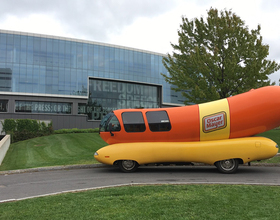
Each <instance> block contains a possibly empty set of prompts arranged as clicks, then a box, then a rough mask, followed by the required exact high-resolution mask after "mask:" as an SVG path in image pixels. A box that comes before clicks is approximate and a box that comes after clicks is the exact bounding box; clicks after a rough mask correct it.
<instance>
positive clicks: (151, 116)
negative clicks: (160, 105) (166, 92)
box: [146, 111, 171, 131]
mask: <svg viewBox="0 0 280 220" xmlns="http://www.w3.org/2000/svg"><path fill="white" fill-rule="evenodd" d="M146 117H147V120H148V124H149V128H150V130H151V131H170V130H171V124H170V121H169V118H168V115H167V112H166V111H151V112H146Z"/></svg>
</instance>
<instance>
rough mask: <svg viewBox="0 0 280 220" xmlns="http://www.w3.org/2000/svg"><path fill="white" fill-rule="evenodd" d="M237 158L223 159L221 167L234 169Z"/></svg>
mask: <svg viewBox="0 0 280 220" xmlns="http://www.w3.org/2000/svg"><path fill="white" fill-rule="evenodd" d="M235 163H236V162H235V160H233V159H230V160H223V161H221V167H222V168H223V169H224V170H227V171H228V170H232V169H233V168H234V167H235Z"/></svg>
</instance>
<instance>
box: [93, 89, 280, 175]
mask: <svg viewBox="0 0 280 220" xmlns="http://www.w3.org/2000/svg"><path fill="white" fill-rule="evenodd" d="M279 125H280V86H267V87H262V88H259V89H254V90H251V91H249V92H246V93H242V94H239V95H236V96H232V97H229V98H225V99H221V100H217V101H213V102H208V103H204V104H198V105H191V106H183V107H173V108H158V109H120V110H115V111H113V112H111V113H109V114H108V115H106V116H105V117H104V118H103V120H102V121H101V124H100V136H101V138H102V139H103V140H104V141H105V142H107V143H108V144H109V145H108V146H105V147H103V148H101V149H99V150H98V151H97V152H95V155H94V157H95V159H96V160H98V161H99V162H101V163H104V164H109V165H117V166H119V168H120V169H121V170H122V171H124V172H133V171H135V170H136V169H137V167H138V166H139V165H145V164H168V163H171V164H172V163H173V164H177V163H178V164H182V163H186V164H189V163H194V162H197V163H205V164H209V165H215V166H216V167H217V168H218V170H219V171H220V172H222V173H234V172H236V171H237V169H238V165H239V164H245V163H249V162H251V161H256V160H263V159H268V158H271V157H273V156H275V155H276V154H277V152H278V146H277V144H276V143H275V142H274V141H272V140H270V139H268V138H264V137H257V136H255V135H257V134H260V133H262V132H265V131H268V130H271V129H273V128H276V127H278V126H279Z"/></svg>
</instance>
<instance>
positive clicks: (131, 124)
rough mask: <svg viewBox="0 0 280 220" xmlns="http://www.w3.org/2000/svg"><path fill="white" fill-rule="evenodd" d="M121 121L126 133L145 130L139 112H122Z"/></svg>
mask: <svg viewBox="0 0 280 220" xmlns="http://www.w3.org/2000/svg"><path fill="white" fill-rule="evenodd" d="M122 120H123V125H124V129H125V131H126V132H144V131H145V130H146V126H145V123H144V119H143V115H142V113H141V112H124V113H122Z"/></svg>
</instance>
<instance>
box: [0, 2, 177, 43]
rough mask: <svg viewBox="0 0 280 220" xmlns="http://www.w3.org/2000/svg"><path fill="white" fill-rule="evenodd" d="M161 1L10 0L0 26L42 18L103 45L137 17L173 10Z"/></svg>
mask: <svg viewBox="0 0 280 220" xmlns="http://www.w3.org/2000/svg"><path fill="white" fill-rule="evenodd" d="M175 2H176V1H162V0H153V1H150V0H133V1H132V0H118V1H114V0H48V1H46V0H36V1H34V0H20V1H18V0H9V1H4V2H1V7H0V22H1V21H3V20H5V19H6V18H7V16H8V15H11V16H16V17H18V18H24V17H26V16H28V15H30V14H45V15H49V16H51V17H53V18H54V19H55V20H57V21H58V22H59V23H60V24H61V25H62V26H63V28H64V29H65V31H66V32H68V33H71V35H73V36H80V37H83V38H85V39H90V40H96V41H106V40H107V39H108V35H109V34H110V33H112V32H114V33H120V32H121V30H122V29H123V28H124V27H126V26H127V25H130V24H132V23H133V22H134V21H135V20H136V19H137V18H139V17H155V16H158V15H160V14H162V13H164V12H166V11H168V10H170V8H172V7H175V6H176V5H175V4H176V3H175Z"/></svg>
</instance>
